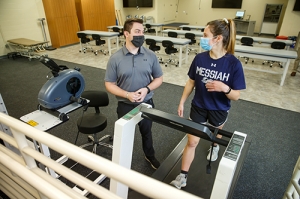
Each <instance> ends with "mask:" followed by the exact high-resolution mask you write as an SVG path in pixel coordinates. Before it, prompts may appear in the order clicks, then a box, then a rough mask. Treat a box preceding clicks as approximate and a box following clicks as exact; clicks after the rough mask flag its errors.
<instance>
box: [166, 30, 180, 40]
mask: <svg viewBox="0 0 300 199" xmlns="http://www.w3.org/2000/svg"><path fill="white" fill-rule="evenodd" d="M177 35H178V34H177V32H173V31H169V32H168V37H174V38H177Z"/></svg>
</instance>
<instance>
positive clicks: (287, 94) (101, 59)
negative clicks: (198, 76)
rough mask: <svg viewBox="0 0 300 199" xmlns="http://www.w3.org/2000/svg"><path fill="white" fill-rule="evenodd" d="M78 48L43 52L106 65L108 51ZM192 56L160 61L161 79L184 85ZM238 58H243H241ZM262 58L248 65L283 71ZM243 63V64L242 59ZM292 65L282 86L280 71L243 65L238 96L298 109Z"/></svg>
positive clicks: (299, 84)
mask: <svg viewBox="0 0 300 199" xmlns="http://www.w3.org/2000/svg"><path fill="white" fill-rule="evenodd" d="M79 48H80V47H79V44H78V45H72V46H69V47H63V48H59V49H56V50H54V51H47V52H46V53H47V54H48V56H49V57H51V58H56V59H60V60H64V61H69V62H74V63H78V64H83V65H88V66H92V67H97V68H102V69H105V68H106V63H107V61H108V59H109V55H106V56H105V55H103V54H101V53H100V54H98V55H97V56H95V55H94V54H93V53H92V52H87V53H80V52H79ZM95 48H97V47H95ZM113 52H115V51H113ZM161 52H163V51H161ZM193 57H194V54H191V55H190V56H189V60H188V62H187V63H186V64H183V65H182V67H180V68H179V67H175V66H174V65H171V66H168V67H165V66H164V65H163V64H162V65H161V66H162V69H163V72H164V82H168V83H171V84H176V85H181V86H184V85H185V82H186V80H187V78H188V77H187V75H186V74H187V71H188V68H189V65H190V63H191V61H192V59H193ZM241 61H243V60H242V59H241ZM262 61H263V60H255V61H254V63H251V62H249V63H248V64H247V66H248V67H250V68H252V67H253V68H254V67H256V68H262V69H267V70H273V71H281V72H282V71H283V69H281V68H280V67H278V66H277V65H276V66H273V67H272V68H270V67H269V66H267V65H262V64H261V63H262ZM242 63H243V65H245V64H244V62H242ZM293 65H294V61H293V60H292V61H291V63H290V67H289V70H288V73H287V76H286V79H285V82H284V85H283V86H280V85H279V83H280V79H281V75H277V74H270V73H265V72H258V71H253V70H248V69H245V70H244V71H245V76H246V82H247V89H246V90H243V91H242V92H241V99H243V100H247V101H252V102H256V103H260V104H265V105H269V106H273V107H278V108H282V109H287V110H291V111H296V112H300V73H298V74H297V75H296V76H295V77H292V76H290V74H291V69H292V68H293Z"/></svg>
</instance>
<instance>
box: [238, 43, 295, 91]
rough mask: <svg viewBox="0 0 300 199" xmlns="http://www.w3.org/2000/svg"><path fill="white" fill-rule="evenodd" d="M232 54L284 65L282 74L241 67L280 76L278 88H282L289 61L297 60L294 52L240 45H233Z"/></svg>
mask: <svg viewBox="0 0 300 199" xmlns="http://www.w3.org/2000/svg"><path fill="white" fill-rule="evenodd" d="M234 54H235V55H236V56H244V57H251V58H257V59H262V60H273V61H279V62H283V63H284V65H283V72H282V73H279V72H275V71H270V70H263V69H256V68H250V67H245V66H243V67H244V68H245V69H249V70H255V71H261V72H266V73H272V74H282V75H281V81H280V86H282V85H283V83H284V80H285V77H286V73H287V71H288V68H289V65H290V61H291V59H296V58H297V52H296V51H294V50H293V51H292V50H277V49H269V48H261V47H250V46H242V45H235V52H234Z"/></svg>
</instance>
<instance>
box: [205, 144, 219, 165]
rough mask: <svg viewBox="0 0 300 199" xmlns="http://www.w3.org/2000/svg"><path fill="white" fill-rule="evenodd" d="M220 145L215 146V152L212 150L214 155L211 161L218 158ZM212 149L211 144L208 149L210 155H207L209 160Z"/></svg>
mask: <svg viewBox="0 0 300 199" xmlns="http://www.w3.org/2000/svg"><path fill="white" fill-rule="evenodd" d="M219 149H220V147H219V145H218V144H217V146H214V147H213V152H212V156H211V161H216V160H217V159H218V153H219ZM210 151H211V146H210V148H209V150H208V155H207V160H209V159H210Z"/></svg>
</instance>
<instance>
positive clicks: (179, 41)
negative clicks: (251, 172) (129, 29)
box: [145, 35, 191, 67]
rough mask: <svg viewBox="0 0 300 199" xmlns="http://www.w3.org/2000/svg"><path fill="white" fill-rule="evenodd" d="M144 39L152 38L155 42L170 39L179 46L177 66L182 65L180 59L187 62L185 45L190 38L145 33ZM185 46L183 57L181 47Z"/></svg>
mask: <svg viewBox="0 0 300 199" xmlns="http://www.w3.org/2000/svg"><path fill="white" fill-rule="evenodd" d="M145 39H154V40H155V41H156V42H157V43H162V41H164V40H169V41H172V42H173V44H174V45H176V46H178V47H179V67H181V65H182V61H183V60H185V63H187V59H188V51H187V47H188V45H189V43H190V42H191V40H190V39H180V38H173V37H161V36H154V35H153V36H152V35H145ZM184 47H185V57H184V58H183V57H182V53H183V48H184Z"/></svg>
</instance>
